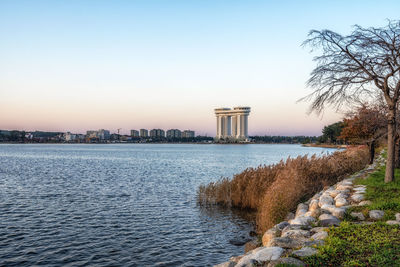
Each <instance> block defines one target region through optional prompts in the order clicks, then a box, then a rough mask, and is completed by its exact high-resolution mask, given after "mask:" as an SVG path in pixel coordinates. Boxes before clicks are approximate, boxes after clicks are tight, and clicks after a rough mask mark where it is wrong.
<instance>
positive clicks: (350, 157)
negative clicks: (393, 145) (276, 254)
mask: <svg viewBox="0 0 400 267" xmlns="http://www.w3.org/2000/svg"><path fill="white" fill-rule="evenodd" d="M367 163H368V152H367V149H365V147H352V148H349V149H347V150H345V151H337V152H335V153H333V154H331V155H324V156H321V157H318V156H316V155H313V156H311V157H308V156H299V157H297V158H288V159H287V160H286V161H283V160H282V161H280V162H279V163H277V164H274V165H268V166H259V167H257V168H248V169H246V170H244V171H243V172H242V173H239V174H237V175H235V176H233V178H232V179H228V178H222V179H220V180H219V181H217V182H212V183H209V184H208V185H201V186H200V187H199V189H198V193H197V197H198V203H199V204H200V205H215V204H217V205H223V206H227V207H236V208H241V209H250V210H256V211H257V229H258V231H259V232H263V231H265V230H266V229H268V228H270V227H272V226H273V225H274V224H275V223H277V222H279V221H281V220H283V219H284V218H285V216H286V215H287V214H288V212H290V211H293V210H294V209H295V208H296V206H297V204H298V203H299V202H300V201H302V200H305V199H307V198H309V197H311V196H312V195H313V194H314V193H316V192H318V191H320V190H322V189H323V188H324V187H325V186H329V185H332V184H334V183H336V182H338V181H339V180H340V179H342V178H343V177H344V176H345V175H348V174H351V173H353V172H356V171H358V170H361V169H362V168H363V167H364V166H365V165H366V164H367Z"/></svg>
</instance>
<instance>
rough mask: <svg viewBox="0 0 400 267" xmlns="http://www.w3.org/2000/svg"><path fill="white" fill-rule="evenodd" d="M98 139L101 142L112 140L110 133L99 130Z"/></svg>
mask: <svg viewBox="0 0 400 267" xmlns="http://www.w3.org/2000/svg"><path fill="white" fill-rule="evenodd" d="M98 137H99V139H100V140H109V139H110V131H108V130H104V129H100V130H98Z"/></svg>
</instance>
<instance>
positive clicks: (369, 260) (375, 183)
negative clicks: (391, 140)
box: [303, 167, 400, 266]
mask: <svg viewBox="0 0 400 267" xmlns="http://www.w3.org/2000/svg"><path fill="white" fill-rule="evenodd" d="M384 177H385V167H381V168H380V169H378V170H377V171H376V172H374V173H372V174H370V175H369V176H368V177H367V178H366V179H358V180H356V181H355V184H363V185H366V186H367V191H366V194H365V196H366V199H368V200H370V201H371V204H370V205H367V206H363V207H352V208H351V209H350V210H349V211H348V213H351V212H352V211H356V212H362V213H364V216H365V217H366V218H368V216H367V214H368V212H369V211H370V210H383V211H385V216H384V217H383V218H382V220H381V222H377V223H373V224H361V225H360V224H354V223H352V221H353V219H352V218H351V216H347V218H346V220H347V221H345V222H343V223H342V224H341V225H340V226H339V227H337V228H331V229H329V236H328V238H327V239H326V240H325V242H326V243H325V245H324V246H322V247H320V248H319V253H318V254H316V255H314V256H312V257H308V258H306V259H303V260H304V261H305V262H306V263H307V264H309V265H310V266H400V226H399V225H388V224H386V223H385V221H387V220H394V219H395V214H396V213H399V212H400V172H399V170H396V173H395V181H394V182H392V183H389V184H385V183H384Z"/></svg>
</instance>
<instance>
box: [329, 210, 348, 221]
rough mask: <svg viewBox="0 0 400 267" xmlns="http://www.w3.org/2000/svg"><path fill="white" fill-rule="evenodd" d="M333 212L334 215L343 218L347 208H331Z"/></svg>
mask: <svg viewBox="0 0 400 267" xmlns="http://www.w3.org/2000/svg"><path fill="white" fill-rule="evenodd" d="M331 213H332V215H333V216H335V217H337V218H339V219H343V217H344V214H345V213H346V210H345V209H343V208H334V209H332V210H331Z"/></svg>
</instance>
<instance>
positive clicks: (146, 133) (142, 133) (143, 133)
mask: <svg viewBox="0 0 400 267" xmlns="http://www.w3.org/2000/svg"><path fill="white" fill-rule="evenodd" d="M139 135H140V137H149V131H148V130H146V129H140V131H139Z"/></svg>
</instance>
